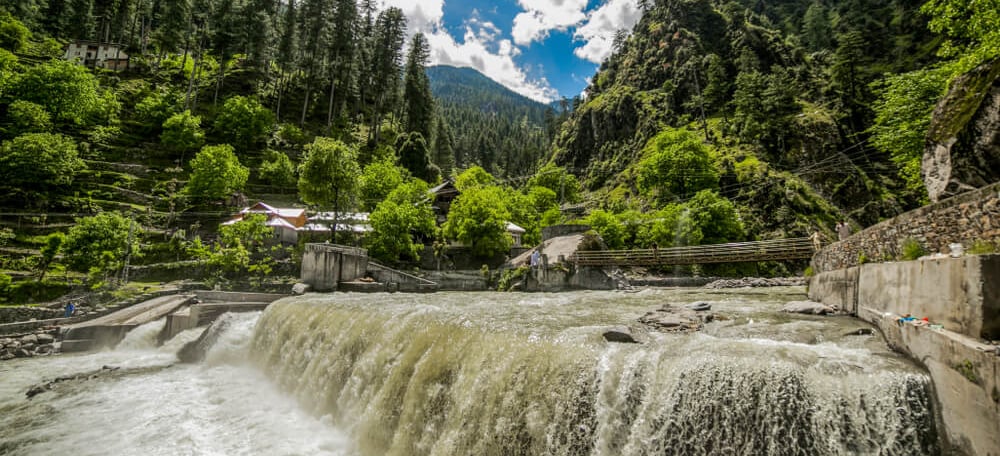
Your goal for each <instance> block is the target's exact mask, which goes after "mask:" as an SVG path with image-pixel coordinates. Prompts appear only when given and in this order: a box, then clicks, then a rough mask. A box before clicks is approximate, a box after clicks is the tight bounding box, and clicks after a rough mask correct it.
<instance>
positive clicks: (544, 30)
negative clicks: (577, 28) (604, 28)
mask: <svg viewBox="0 0 1000 456" xmlns="http://www.w3.org/2000/svg"><path fill="white" fill-rule="evenodd" d="M517 3H518V4H519V5H521V8H522V9H524V12H523V13H520V14H518V15H517V16H516V17H514V28H513V29H512V30H511V32H510V33H511V36H513V37H514V42H515V43H517V44H519V45H522V46H524V45H528V44H531V42H533V41H542V40H544V39H545V37H547V36H548V34H549V31H551V30H566V29H568V28H569V27H572V26H574V25H577V24H579V23H581V22H583V21H584V20H585V19H586V18H587V15H586V14H585V13H584V11H585V10H586V9H587V0H517Z"/></svg>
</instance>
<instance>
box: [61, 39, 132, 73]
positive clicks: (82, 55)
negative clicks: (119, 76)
mask: <svg viewBox="0 0 1000 456" xmlns="http://www.w3.org/2000/svg"><path fill="white" fill-rule="evenodd" d="M124 49H125V45H124V44H116V43H105V42H99V41H85V40H76V41H72V42H70V43H69V44H68V45H66V52H65V53H64V54H63V59H65V60H69V61H78V62H80V63H82V64H83V65H84V66H86V67H89V68H104V69H108V70H112V71H123V70H127V69H128V64H129V56H128V54H126V53H125V52H124Z"/></svg>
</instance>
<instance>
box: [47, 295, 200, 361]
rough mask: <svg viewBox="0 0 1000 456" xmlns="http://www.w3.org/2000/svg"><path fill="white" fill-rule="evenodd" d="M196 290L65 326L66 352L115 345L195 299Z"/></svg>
mask: <svg viewBox="0 0 1000 456" xmlns="http://www.w3.org/2000/svg"><path fill="white" fill-rule="evenodd" d="M194 299H195V295H193V294H180V295H169V296H161V297H158V298H153V299H150V300H148V301H145V302H142V303H139V304H136V305H134V306H131V307H128V308H125V309H122V310H119V311H117V312H113V313H110V314H108V315H105V316H103V317H100V318H96V319H94V320H90V321H85V322H83V323H77V324H73V325H68V326H63V328H62V331H61V334H62V340H63V343H62V348H61V351H63V352H73V351H87V350H96V349H98V348H103V347H113V346H115V345H117V344H118V342H121V340H122V339H123V338H124V337H125V334H126V333H128V332H129V331H131V330H132V329H133V328H135V327H137V326H139V325H143V324H146V323H149V322H151V321H156V320H159V319H160V318H163V317H165V316H167V315H168V314H170V313H172V312H174V311H176V310H177V309H179V308H181V307H183V306H185V305H187V304H190V303H192V302H193V301H194Z"/></svg>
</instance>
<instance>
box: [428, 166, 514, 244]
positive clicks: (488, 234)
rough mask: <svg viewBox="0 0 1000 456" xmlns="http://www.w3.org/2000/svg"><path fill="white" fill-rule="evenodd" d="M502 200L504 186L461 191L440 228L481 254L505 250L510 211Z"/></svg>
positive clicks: (451, 237) (507, 239) (508, 241)
mask: <svg viewBox="0 0 1000 456" xmlns="http://www.w3.org/2000/svg"><path fill="white" fill-rule="evenodd" d="M463 174H464V173H463ZM505 200H506V195H505V191H504V189H502V188H500V187H497V186H492V185H488V186H479V187H472V188H467V189H466V190H463V191H462V194H461V195H459V196H458V198H456V199H455V202H454V203H453V204H452V206H451V211H450V212H449V213H448V220H447V221H446V222H445V224H444V225H443V227H442V229H443V230H444V235H445V237H447V238H448V239H454V240H456V241H459V242H461V243H462V244H465V245H467V246H469V247H470V248H471V249H472V253H473V254H474V255H477V256H480V257H490V256H493V255H496V254H499V253H503V252H506V251H507V250H509V249H510V245H511V242H512V241H511V237H510V234H509V233H508V232H507V222H508V220H510V215H511V214H510V210H509V209H508V208H507V204H506V203H505Z"/></svg>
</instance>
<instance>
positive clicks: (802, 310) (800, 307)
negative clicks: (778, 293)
mask: <svg viewBox="0 0 1000 456" xmlns="http://www.w3.org/2000/svg"><path fill="white" fill-rule="evenodd" d="M781 311H782V312H788V313H799V314H808V315H832V314H835V313H837V310H836V309H834V308H833V307H830V306H828V305H826V304H821V303H818V302H812V301H792V302H789V303H788V304H785V307H782V308H781Z"/></svg>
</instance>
